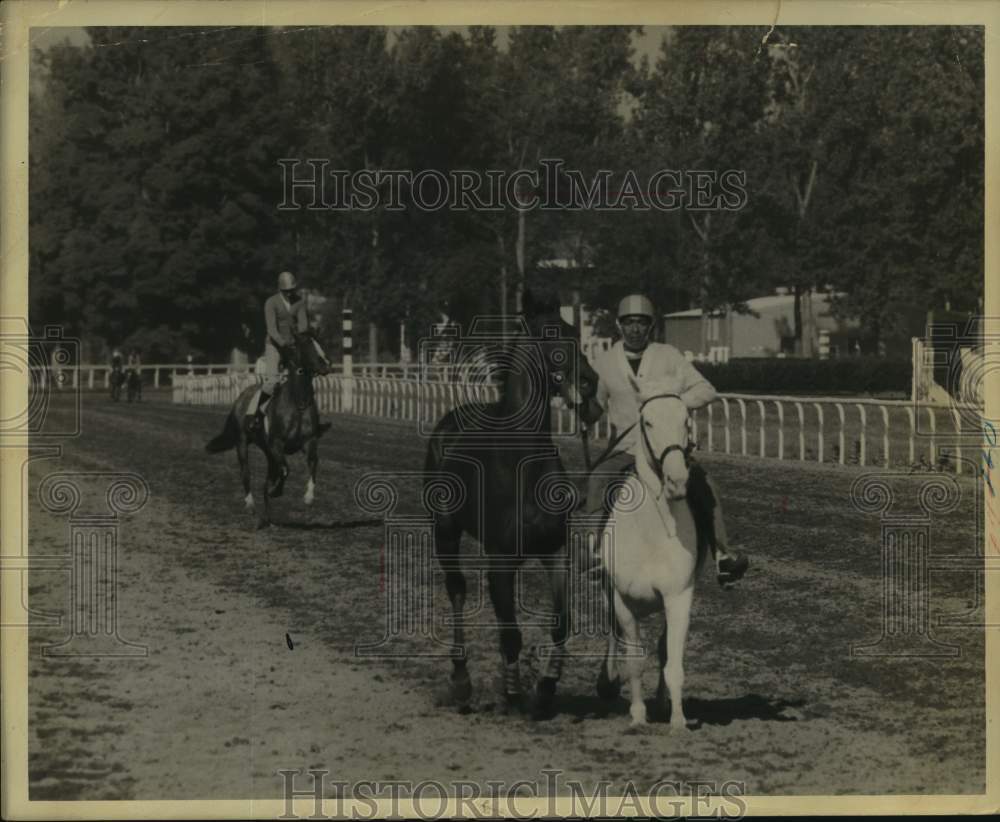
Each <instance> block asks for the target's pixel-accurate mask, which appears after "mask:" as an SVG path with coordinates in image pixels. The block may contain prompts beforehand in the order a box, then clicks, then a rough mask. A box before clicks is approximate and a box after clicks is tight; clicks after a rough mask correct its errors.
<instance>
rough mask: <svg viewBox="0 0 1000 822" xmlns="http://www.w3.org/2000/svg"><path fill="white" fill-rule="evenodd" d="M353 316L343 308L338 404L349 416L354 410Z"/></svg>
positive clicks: (349, 310) (348, 309)
mask: <svg viewBox="0 0 1000 822" xmlns="http://www.w3.org/2000/svg"><path fill="white" fill-rule="evenodd" d="M353 317H354V314H353V312H352V311H351V309H350V308H345V309H344V310H343V312H342V320H341V333H342V334H343V341H342V347H341V351H342V352H343V356H342V358H341V362H342V363H343V367H344V379H343V381H342V382H341V385H340V387H341V391H342V395H341V398H340V404H341V408H342V410H343V411H344V412H345V413H347V414H349V413H351V412H352V411H353V410H354V345H353V330H354V322H353Z"/></svg>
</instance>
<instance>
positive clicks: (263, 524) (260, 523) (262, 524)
mask: <svg viewBox="0 0 1000 822" xmlns="http://www.w3.org/2000/svg"><path fill="white" fill-rule="evenodd" d="M270 524H271V521H270V520H269V519H266V518H264V517H258V518H257V530H258V531H262V530H264V529H265V528H267V527H268V526H269V525H270Z"/></svg>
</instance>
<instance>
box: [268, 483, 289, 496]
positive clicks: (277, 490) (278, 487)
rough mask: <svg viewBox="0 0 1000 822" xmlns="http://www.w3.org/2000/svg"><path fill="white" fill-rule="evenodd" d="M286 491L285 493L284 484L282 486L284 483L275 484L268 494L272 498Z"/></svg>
mask: <svg viewBox="0 0 1000 822" xmlns="http://www.w3.org/2000/svg"><path fill="white" fill-rule="evenodd" d="M284 493H285V489H284V486H282V485H275V486H274V487H273V488H271V489H270V490H269V491H268V492H267V495H268V496H269V497H270V498H271V499H274V498H275V497H280V496H281V495H282V494H284Z"/></svg>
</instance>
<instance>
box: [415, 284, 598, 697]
mask: <svg viewBox="0 0 1000 822" xmlns="http://www.w3.org/2000/svg"><path fill="white" fill-rule="evenodd" d="M523 319H524V323H523V326H522V334H521V336H520V337H515V338H512V339H510V340H509V341H508V344H507V345H506V346H505V347H504V348H503V349H502V351H501V356H500V357H499V365H500V374H501V396H500V400H499V401H498V402H495V403H490V404H482V403H465V404H463V405H460V406H458V407H457V408H455V409H453V410H452V411H450V412H449V413H448V414H446V415H445V416H444V417H443V418H442V419H441V421H440V422H439V423H438V424H437V426H436V428H435V430H434V435H433V437H432V439H431V442H430V445H429V449H428V453H427V459H426V462H425V471H426V472H427V479H426V480H425V488H426V487H429V484H430V483H431V482H433V481H434V475H435V474H437V475H440V474H441V473H447V474H451V475H452V476H454V477H455V478H456V480H457V482H458V483H460V484H461V486H462V488H463V490H464V493H463V494H462V495H461V502H460V503H459V504H458V505H457V506H456V507H454V508H453V509H449V510H448V512H446V513H441V512H438V513H435V515H434V516H435V549H436V555H437V558H438V562H439V563H440V565H441V568H442V570H443V571H444V575H445V587H446V589H447V592H448V598H449V600H450V601H451V607H452V613H453V619H454V645H455V648H454V650H453V657H452V665H453V670H452V675H451V688H452V696H453V698H454V699H455V701H456V702H457V703H458V704H460V705H464V704H465V703H466V702H467V701H468V700H469V698H470V696H471V692H472V685H471V680H470V678H469V671H468V666H467V660H466V649H465V635H464V629H463V624H462V621H463V616H462V614H463V610H464V607H465V597H466V580H465V576H464V574H463V573H462V563H461V561H460V558H459V543H460V541H461V538H462V534H463V533H464V534H469V535H471V536H473V537H475V538H476V539H478V540H479V542H480V543H481V545H482V556H481V557H480V560H479V565H478V567H479V568H481V569H483V570H485V571H486V574H487V578H488V582H489V593H490V599H491V600H492V602H493V609H494V611H495V612H496V618H497V626H498V628H499V632H500V653H501V658H502V666H501V677H502V682H503V698H504V699H505V701H506V702H507V703H513V704H516V703H519V702H520V701H521V699H522V694H521V685H520V669H519V662H518V660H519V657H520V653H521V631H520V628H519V627H518V621H517V612H516V608H517V603H516V601H515V581H516V580H515V572H516V571H517V570H518V569H519V568H520V567H521V566H522V565H523V563H524V561H525V560H526V559H529V558H531V557H535V558H537V559H538V560H540V562H541V563H542V565H543V567H544V568H545V569H546V571H547V572H548V577H549V583H550V586H551V592H552V599H553V606H554V611H555V616H556V620H555V623H554V627H553V628H552V634H551V636H552V643H553V644H552V646H551V647H550V648H549V653H548V654H547V656H546V658H545V666H544V668H543V670H542V671H541V675H540V678H539V680H538V683H537V685H536V688H535V700H534V710H535V713H536V715H544V714H546V713H547V712H548V711H549V710H550V708H551V704H552V700H553V697H554V695H555V690H556V682H557V681H558V679H559V676H560V673H561V665H562V658H563V654H564V649H565V643H566V639H567V636H568V634H569V609H568V603H567V590H566V586H567V573H568V570H567V567H566V562H565V556H566V551H565V542H566V514H565V513H558V512H557V511H556V510H553V507H552V506H546V505H544V504H543V503H542V500H543V499H545V497H546V493H547V492H546V490H545V484H546V483H548V482H550V481H552V480H553V479H554V478H558V477H563V478H565V472H564V469H563V465H562V461H561V460H560V459H559V451H558V448H557V447H556V446H555V445H554V444H553V442H552V427H551V400H552V399H553V397H554V396H556V395H559V396H561V397H562V398H563V400H564V401H565V402H566V403H567V404H568V405H569V406H570V407H572V408H575V409H579V408H580V407H581V405H582V404H583V403H586V402H587V400H589V399H591V398H592V397H593V396H594V394H595V392H596V389H597V375H596V374H595V373H594V371H593V370H592V369H591V368H590V365H589V364H588V363H587V360H586V358H585V357H584V356H583V355H582V353H581V352H580V349H579V344H578V343H579V337H578V333H577V331H576V329H574V328H573V326H571V325H569V324H567V323H565V322H563V320H562V319H561V317H560V315H559V304H558V302H549V303H541V302H538V301H536V300H534V299H533V298H532V296H531V295H530V294H529V293H525V295H524V316H523Z"/></svg>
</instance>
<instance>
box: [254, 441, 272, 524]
mask: <svg viewBox="0 0 1000 822" xmlns="http://www.w3.org/2000/svg"><path fill="white" fill-rule="evenodd" d="M261 450H263V452H264V456H265V457H266V458H267V471H265V472H264V481H263V483H262V484H261V497H262V498H263V499H264V511H263V512H262V513H261V514H259V515H258V517H257V527H258V528H263V527H265V526H266V525H270V524H271V503H270V500H269V498H268V492H269V490H270V487H269V486H270V482H271V476H272V475H273V474H274V471H275V468H274V460H273V459H272V458H271V452H270V451H269V450H268V448H267V447H266V446H264V445H262V446H261Z"/></svg>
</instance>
